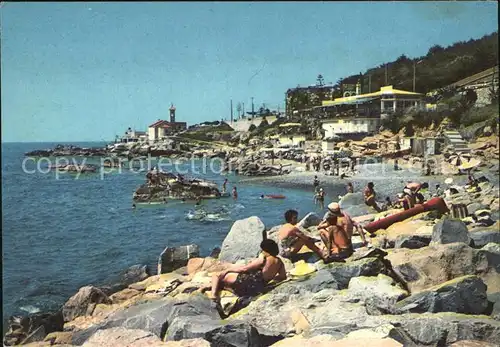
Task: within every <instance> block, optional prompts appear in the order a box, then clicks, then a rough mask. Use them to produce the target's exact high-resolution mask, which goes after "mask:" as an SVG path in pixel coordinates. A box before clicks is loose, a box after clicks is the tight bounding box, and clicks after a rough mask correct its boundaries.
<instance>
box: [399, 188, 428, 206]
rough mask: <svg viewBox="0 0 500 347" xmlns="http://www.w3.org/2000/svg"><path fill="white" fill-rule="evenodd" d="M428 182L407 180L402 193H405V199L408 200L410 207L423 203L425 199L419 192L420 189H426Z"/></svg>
mask: <svg viewBox="0 0 500 347" xmlns="http://www.w3.org/2000/svg"><path fill="white" fill-rule="evenodd" d="M428 187H429V184H428V183H427V182H424V183H418V182H408V183H407V184H406V186H405V187H404V189H403V193H404V194H405V195H406V199H407V200H408V204H409V205H410V208H411V207H414V206H415V204H423V203H424V201H425V198H424V196H423V195H422V193H420V190H421V189H427V188H428Z"/></svg>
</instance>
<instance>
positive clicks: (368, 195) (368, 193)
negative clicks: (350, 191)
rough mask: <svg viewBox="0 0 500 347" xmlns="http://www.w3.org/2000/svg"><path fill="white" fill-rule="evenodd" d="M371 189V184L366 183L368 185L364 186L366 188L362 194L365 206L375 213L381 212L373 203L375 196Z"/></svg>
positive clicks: (375, 203) (372, 185)
mask: <svg viewBox="0 0 500 347" xmlns="http://www.w3.org/2000/svg"><path fill="white" fill-rule="evenodd" d="M373 187H374V184H373V182H368V184H367V185H366V188H365V190H364V192H363V194H364V197H365V204H366V205H367V206H370V207H373V208H374V209H375V211H377V212H381V209H380V207H378V205H377V202H376V201H375V198H376V197H377V194H376V193H375V189H373Z"/></svg>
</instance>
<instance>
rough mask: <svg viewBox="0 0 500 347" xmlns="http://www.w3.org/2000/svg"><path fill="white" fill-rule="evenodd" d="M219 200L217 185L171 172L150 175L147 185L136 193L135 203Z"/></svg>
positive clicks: (142, 186) (219, 194)
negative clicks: (198, 199) (200, 199)
mask: <svg viewBox="0 0 500 347" xmlns="http://www.w3.org/2000/svg"><path fill="white" fill-rule="evenodd" d="M198 197H199V198H202V199H209V198H219V197H221V193H220V192H219V190H218V188H217V185H216V184H215V183H212V182H209V181H206V180H202V179H198V178H188V177H183V176H180V175H174V174H173V173H169V172H158V173H148V174H147V175H146V183H144V184H142V185H141V186H140V187H139V188H137V190H136V191H135V192H134V195H133V200H134V202H140V203H142V202H165V201H166V199H196V198H198Z"/></svg>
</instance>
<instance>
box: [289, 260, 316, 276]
mask: <svg viewBox="0 0 500 347" xmlns="http://www.w3.org/2000/svg"><path fill="white" fill-rule="evenodd" d="M315 271H316V267H315V266H314V265H312V264H309V263H306V262H305V261H303V260H299V261H298V262H296V263H295V267H294V268H293V269H292V270H290V275H292V276H305V275H309V274H311V273H313V272H315Z"/></svg>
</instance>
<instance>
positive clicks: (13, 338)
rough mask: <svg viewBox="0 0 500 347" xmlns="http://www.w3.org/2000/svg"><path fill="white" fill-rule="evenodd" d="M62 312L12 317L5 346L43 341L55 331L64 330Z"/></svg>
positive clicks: (5, 337) (4, 339) (5, 338)
mask: <svg viewBox="0 0 500 347" xmlns="http://www.w3.org/2000/svg"><path fill="white" fill-rule="evenodd" d="M63 324H64V321H63V315H62V312H61V311H57V312H47V313H35V314H32V315H29V316H26V317H17V316H12V317H10V318H9V320H8V327H9V328H8V330H7V333H6V334H5V336H4V338H3V342H4V345H6V346H13V345H18V344H20V343H21V342H23V341H30V342H34V341H41V340H43V339H44V338H45V336H46V335H47V334H49V333H51V332H54V331H60V330H62V329H63Z"/></svg>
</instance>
